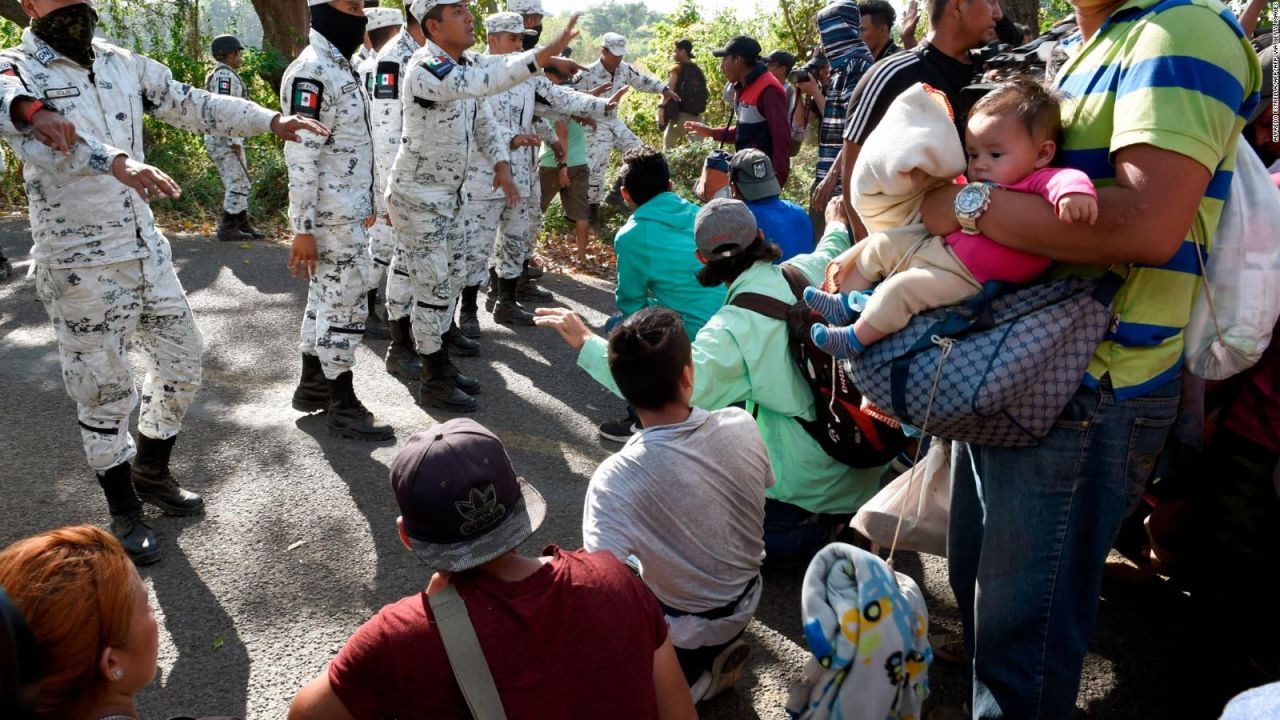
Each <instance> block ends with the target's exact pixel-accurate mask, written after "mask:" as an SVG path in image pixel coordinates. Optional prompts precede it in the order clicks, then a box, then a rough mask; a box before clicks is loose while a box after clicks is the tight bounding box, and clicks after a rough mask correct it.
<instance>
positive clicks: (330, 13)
mask: <svg viewBox="0 0 1280 720" xmlns="http://www.w3.org/2000/svg"><path fill="white" fill-rule="evenodd" d="M368 25H369V18H367V17H364V16H363V15H348V14H347V13H344V12H342V11H341V10H338V9H337V8H335V7H333V6H332V5H316V6H314V7H312V8H311V29H312V30H315V31H316V32H318V33H320V34H321V35H322V36H324V39H325V40H328V41H329V42H331V43H333V46H334V47H336V48H338V52H340V53H342V56H343V57H347V58H349V57H351V56H352V55H354V54H355V52H356V50H359V49H360V46H361V45H363V44H364V30H365V28H366V27H367V26H368Z"/></svg>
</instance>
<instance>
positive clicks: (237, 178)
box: [204, 138, 252, 215]
mask: <svg viewBox="0 0 1280 720" xmlns="http://www.w3.org/2000/svg"><path fill="white" fill-rule="evenodd" d="M215 140H219V141H222V142H210V141H209V139H208V138H206V139H205V141H204V147H205V149H206V150H208V151H209V159H210V160H213V164H214V165H215V166H216V167H217V168H218V175H219V176H221V178H222V187H223V195H222V209H223V210H224V211H226V212H228V213H231V214H232V215H239V214H240V213H242V212H244V211H246V210H248V209H249V192H250V191H251V190H252V183H251V182H250V180H249V172H248V171H247V170H246V169H245V164H244V161H243V160H241V159H240V158H238V157H236V155H235V153H233V152H231V149H230V147H229V146H228V145H227V144H226V142H225V141H226V138H215Z"/></svg>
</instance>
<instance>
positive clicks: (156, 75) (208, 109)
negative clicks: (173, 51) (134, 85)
mask: <svg viewBox="0 0 1280 720" xmlns="http://www.w3.org/2000/svg"><path fill="white" fill-rule="evenodd" d="M131 57H132V59H133V62H135V63H137V67H138V77H139V81H140V84H141V85H142V95H143V101H144V105H145V107H146V109H147V113H148V114H149V115H151V116H152V117H155V118H157V119H159V120H163V121H164V122H166V123H168V124H170V125H173V126H174V127H179V128H182V129H183V130H189V131H191V132H194V133H199V134H205V135H224V136H227V137H250V136H253V135H261V134H263V133H268V132H271V133H275V134H276V135H277V136H279V137H281V138H283V139H284V140H286V141H288V142H298V141H299V136H298V132H299V131H300V130H307V131H310V132H313V133H316V134H320V135H327V134H328V131H327V130H326V129H325V128H324V126H323V125H321V124H320V123H317V122H314V121H312V120H308V119H305V118H299V117H296V116H290V117H284V116H281V115H280V114H279V113H276V112H273V111H271V110H268V109H266V108H264V107H262V106H261V105H258V104H257V103H253V102H250V101H248V100H241V99H240V98H237V97H231V96H230V95H215V94H213V93H210V92H208V91H205V90H201V89H199V88H195V87H192V86H190V85H188V84H186V83H180V82H178V81H176V80H174V79H173V73H172V72H171V71H170V70H169V68H167V67H165V66H164V65H161V64H160V63H158V62H156V61H155V60H152V59H151V58H148V57H144V56H142V55H136V54H133V55H131Z"/></svg>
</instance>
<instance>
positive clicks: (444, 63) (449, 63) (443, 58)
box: [422, 55, 454, 80]
mask: <svg viewBox="0 0 1280 720" xmlns="http://www.w3.org/2000/svg"><path fill="white" fill-rule="evenodd" d="M422 67H424V68H426V69H427V71H428V72H430V73H431V74H432V75H435V76H436V79H437V80H443V79H445V78H446V77H448V76H449V73H451V72H453V68H454V65H453V58H451V57H449V56H448V55H437V56H435V57H431V58H427V61H426V62H424V63H422Z"/></svg>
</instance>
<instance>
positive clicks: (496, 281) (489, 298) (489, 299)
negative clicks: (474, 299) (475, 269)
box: [484, 268, 502, 312]
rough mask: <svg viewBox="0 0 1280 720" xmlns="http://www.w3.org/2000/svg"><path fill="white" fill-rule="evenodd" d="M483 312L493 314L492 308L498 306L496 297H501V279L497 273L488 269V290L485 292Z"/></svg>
mask: <svg viewBox="0 0 1280 720" xmlns="http://www.w3.org/2000/svg"><path fill="white" fill-rule="evenodd" d="M485 292H486V294H485V296H484V310H485V312H493V308H494V306H495V305H497V304H498V296H500V295H502V279H501V278H499V277H498V271H497V270H495V269H493V268H489V289H488V290H487V291H485Z"/></svg>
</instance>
